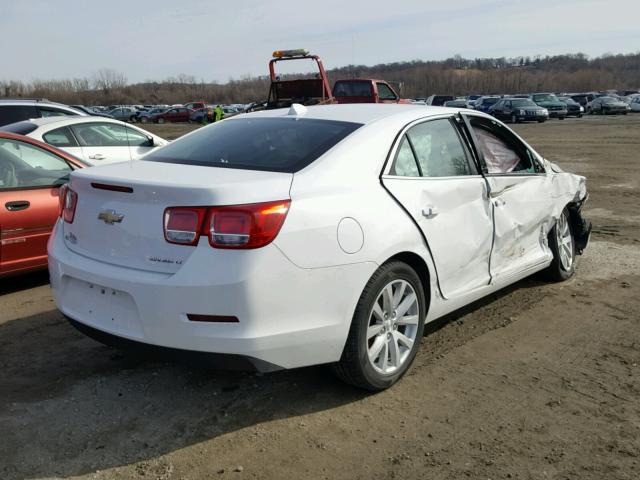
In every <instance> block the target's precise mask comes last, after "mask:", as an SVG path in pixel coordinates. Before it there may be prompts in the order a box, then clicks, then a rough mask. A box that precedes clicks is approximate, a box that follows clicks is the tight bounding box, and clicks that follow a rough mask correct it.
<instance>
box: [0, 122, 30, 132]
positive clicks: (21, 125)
mask: <svg viewBox="0 0 640 480" xmlns="http://www.w3.org/2000/svg"><path fill="white" fill-rule="evenodd" d="M36 128H38V126H37V125H36V124H35V123H31V122H17V123H11V124H9V125H3V126H2V127H1V128H0V130H2V131H4V132H11V133H17V134H18V135H28V134H29V133H31V132H33V131H34V130H35V129H36Z"/></svg>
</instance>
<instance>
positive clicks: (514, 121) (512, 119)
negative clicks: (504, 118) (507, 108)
mask: <svg viewBox="0 0 640 480" xmlns="http://www.w3.org/2000/svg"><path fill="white" fill-rule="evenodd" d="M511 123H518V116H517V115H515V114H513V115H511Z"/></svg>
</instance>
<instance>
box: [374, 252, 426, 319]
mask: <svg viewBox="0 0 640 480" xmlns="http://www.w3.org/2000/svg"><path fill="white" fill-rule="evenodd" d="M392 261H400V262H403V263H406V264H407V265H409V266H410V267H411V268H412V269H413V270H414V271H415V272H416V273H417V274H418V277H420V281H421V282H422V287H423V290H424V295H425V300H426V303H427V305H426V307H427V308H426V312H425V315H426V314H428V313H429V308H430V306H431V278H433V277H432V275H431V272H430V271H429V266H428V265H427V262H426V261H425V260H424V258H422V257H421V256H420V255H418V254H417V253H415V252H409V251H404V252H399V253H396V254H395V255H393V256H392V257H389V258H388V259H387V260H386V261H385V262H384V263H383V265H384V264H387V263H389V262H392Z"/></svg>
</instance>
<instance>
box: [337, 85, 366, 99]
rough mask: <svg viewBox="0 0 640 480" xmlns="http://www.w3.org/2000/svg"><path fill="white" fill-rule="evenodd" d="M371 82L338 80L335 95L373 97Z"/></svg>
mask: <svg viewBox="0 0 640 480" xmlns="http://www.w3.org/2000/svg"><path fill="white" fill-rule="evenodd" d="M372 95H373V93H372V92H371V82H336V84H335V86H334V87H333V96H334V97H371V96H372Z"/></svg>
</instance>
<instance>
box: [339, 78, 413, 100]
mask: <svg viewBox="0 0 640 480" xmlns="http://www.w3.org/2000/svg"><path fill="white" fill-rule="evenodd" d="M333 96H334V98H335V99H336V102H338V103H409V101H408V100H405V99H401V98H400V96H399V95H398V94H397V93H396V92H395V90H394V89H393V88H392V87H391V85H389V84H388V83H387V82H385V81H384V80H375V79H364V78H353V79H346V80H337V81H336V82H335V84H334V85H333Z"/></svg>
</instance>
